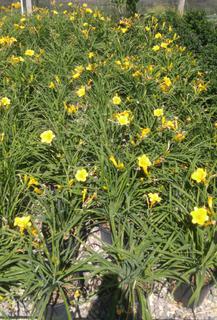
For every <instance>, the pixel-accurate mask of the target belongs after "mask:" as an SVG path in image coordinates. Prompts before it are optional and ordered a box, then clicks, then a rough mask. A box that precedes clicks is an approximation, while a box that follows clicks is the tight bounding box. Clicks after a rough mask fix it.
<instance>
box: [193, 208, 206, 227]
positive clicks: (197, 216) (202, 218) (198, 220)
mask: <svg viewBox="0 0 217 320" xmlns="http://www.w3.org/2000/svg"><path fill="white" fill-rule="evenodd" d="M190 215H191V216H192V223H193V224H199V225H200V226H203V225H204V224H205V222H206V221H207V220H209V216H208V211H207V209H206V208H197V207H195V208H194V211H191V213H190Z"/></svg>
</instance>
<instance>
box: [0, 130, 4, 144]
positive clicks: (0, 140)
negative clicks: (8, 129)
mask: <svg viewBox="0 0 217 320" xmlns="http://www.w3.org/2000/svg"><path fill="white" fill-rule="evenodd" d="M4 138H5V134H4V132H1V133H0V142H3V141H4Z"/></svg>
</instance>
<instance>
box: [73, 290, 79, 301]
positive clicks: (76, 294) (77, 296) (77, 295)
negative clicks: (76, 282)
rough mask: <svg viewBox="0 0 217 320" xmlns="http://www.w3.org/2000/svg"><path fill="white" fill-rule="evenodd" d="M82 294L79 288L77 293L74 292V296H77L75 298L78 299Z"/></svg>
mask: <svg viewBox="0 0 217 320" xmlns="http://www.w3.org/2000/svg"><path fill="white" fill-rule="evenodd" d="M80 295H81V294H80V291H79V290H76V291H75V293H74V298H75V299H78V298H79V297H80Z"/></svg>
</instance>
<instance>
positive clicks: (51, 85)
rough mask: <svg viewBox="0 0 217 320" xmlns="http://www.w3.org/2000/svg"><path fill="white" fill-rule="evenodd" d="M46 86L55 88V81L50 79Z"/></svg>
mask: <svg viewBox="0 0 217 320" xmlns="http://www.w3.org/2000/svg"><path fill="white" fill-rule="evenodd" d="M48 88H50V89H55V83H54V82H53V81H51V82H50V83H49V85H48Z"/></svg>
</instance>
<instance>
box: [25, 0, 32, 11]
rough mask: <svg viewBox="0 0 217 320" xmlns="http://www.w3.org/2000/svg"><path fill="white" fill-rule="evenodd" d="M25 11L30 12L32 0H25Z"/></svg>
mask: <svg viewBox="0 0 217 320" xmlns="http://www.w3.org/2000/svg"><path fill="white" fill-rule="evenodd" d="M26 13H27V14H31V13H32V0H26Z"/></svg>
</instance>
